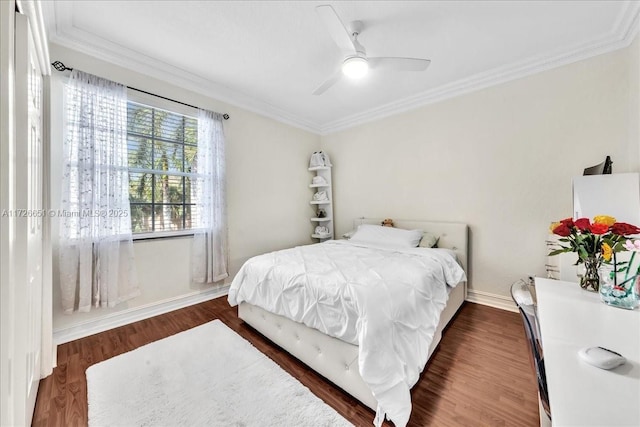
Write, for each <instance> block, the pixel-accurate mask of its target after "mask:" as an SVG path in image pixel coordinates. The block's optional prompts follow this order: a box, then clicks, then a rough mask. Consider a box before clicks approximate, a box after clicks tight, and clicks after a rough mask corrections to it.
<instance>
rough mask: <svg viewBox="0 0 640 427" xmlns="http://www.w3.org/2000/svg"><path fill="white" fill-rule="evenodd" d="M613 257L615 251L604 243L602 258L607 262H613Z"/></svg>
mask: <svg viewBox="0 0 640 427" xmlns="http://www.w3.org/2000/svg"><path fill="white" fill-rule="evenodd" d="M611 255H613V249H611V246H609V244H608V243H603V244H602V258H604V260H605V261H611Z"/></svg>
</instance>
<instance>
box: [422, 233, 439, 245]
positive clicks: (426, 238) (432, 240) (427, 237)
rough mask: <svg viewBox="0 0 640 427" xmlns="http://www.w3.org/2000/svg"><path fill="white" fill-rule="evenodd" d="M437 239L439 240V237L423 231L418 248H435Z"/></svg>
mask: <svg viewBox="0 0 640 427" xmlns="http://www.w3.org/2000/svg"><path fill="white" fill-rule="evenodd" d="M438 239H440V237H439V236H436V235H435V234H431V233H429V232H428V231H425V232H424V235H423V236H422V240H420V247H421V248H435V247H436V245H437V244H438Z"/></svg>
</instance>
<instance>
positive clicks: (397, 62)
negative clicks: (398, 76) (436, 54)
mask: <svg viewBox="0 0 640 427" xmlns="http://www.w3.org/2000/svg"><path fill="white" fill-rule="evenodd" d="M367 60H368V61H369V64H370V65H371V67H372V68H388V69H391V70H396V71H424V70H426V69H427V67H428V66H429V64H431V61H430V60H429V59H420V58H393V57H377V58H375V57H374V58H367Z"/></svg>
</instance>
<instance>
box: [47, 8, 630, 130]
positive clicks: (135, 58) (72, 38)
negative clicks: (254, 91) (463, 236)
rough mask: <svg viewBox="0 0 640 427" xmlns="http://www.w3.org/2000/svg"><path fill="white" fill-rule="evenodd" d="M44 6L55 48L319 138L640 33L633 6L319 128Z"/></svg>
mask: <svg viewBox="0 0 640 427" xmlns="http://www.w3.org/2000/svg"><path fill="white" fill-rule="evenodd" d="M42 4H43V9H44V11H45V13H44V16H45V18H46V19H45V21H46V24H47V25H46V27H47V28H48V34H49V40H50V41H51V42H53V43H56V44H59V45H61V46H64V47H67V48H69V49H72V50H75V51H78V52H81V53H84V54H86V55H89V56H92V57H95V58H98V59H101V60H104V61H107V62H110V63H112V64H115V65H118V66H121V67H123V68H127V69H129V70H132V71H135V72H139V73H141V74H144V75H148V76H151V77H154V78H157V79H159V80H162V81H165V82H168V83H170V84H173V85H175V86H179V87H182V88H184V89H187V90H191V91H193V92H196V93H200V94H203V95H206V96H209V97H211V98H214V99H216V100H219V101H222V102H225V103H228V104H230V105H233V106H236V107H239V108H242V109H245V110H248V111H251V112H253V113H256V114H259V115H262V116H265V117H268V118H270V119H273V120H276V121H279V122H281V123H284V124H287V125H290V126H294V127H296V128H299V129H303V130H305V131H308V132H312V133H315V134H319V135H328V134H331V133H335V132H339V131H342V130H346V129H348V128H352V127H355V126H358V125H361V124H365V123H369V122H372V121H375V120H379V119H382V118H385V117H389V116H392V115H396V114H399V113H403V112H406V111H410V110H414V109H417V108H420V107H423V106H426V105H430V104H434V103H437V102H440V101H444V100H446V99H450V98H454V97H457V96H460V95H464V94H468V93H471V92H474V91H478V90H481V89H485V88H488V87H491V86H496V85H499V84H502V83H506V82H509V81H512V80H516V79H519V78H522V77H526V76H530V75H532V74H536V73H540V72H543V71H547V70H550V69H553V68H557V67H560V66H563V65H568V64H571V63H574V62H577V61H581V60H583V59H587V58H591V57H593V56H597V55H602V54H605V53H608V52H612V51H615V50H618V49H621V48H625V47H628V46H629V45H630V44H631V43H632V42H633V40H634V38H635V36H636V35H637V33H638V27H639V23H638V20H639V14H640V2H636V1H627V2H625V4H624V7H623V8H622V10H621V11H620V14H619V16H618V18H617V19H616V23H615V25H614V26H613V28H612V30H611V31H610V32H609V33H608V34H605V35H603V36H602V37H599V38H597V39H594V40H591V41H589V42H587V43H583V44H580V45H576V46H573V47H572V48H570V49H565V50H564V51H557V52H549V53H548V54H545V55H541V56H538V57H534V58H528V59H527V60H524V61H520V62H517V63H512V64H509V65H506V66H503V67H499V68H495V69H493V70H489V71H487V72H483V73H479V74H476V75H473V76H471V77H468V78H465V79H460V80H457V81H455V82H452V83H449V84H446V85H442V86H439V87H436V88H433V89H430V90H427V91H425V92H421V93H418V94H416V95H412V96H410V97H406V98H403V99H400V100H398V101H394V102H391V103H388V104H385V105H382V106H379V107H376V108H372V109H369V110H366V111H362V112H360V113H357V114H353V115H350V116H347V117H344V118H342V119H340V120H335V121H333V122H329V123H315V122H312V121H310V120H306V119H303V118H301V117H299V116H297V115H295V114H292V113H290V112H288V111H285V110H283V109H281V108H278V107H276V106H274V105H272V104H270V103H268V102H265V101H262V100H259V99H257V98H255V97H252V96H250V95H247V94H244V93H241V92H239V91H237V90H234V89H232V88H229V87H227V86H224V85H221V84H218V83H215V82H213V81H210V80H207V79H205V78H203V77H201V76H198V75H196V74H193V73H190V72H188V71H186V70H182V69H180V68H179V67H176V66H173V65H170V64H167V63H165V62H162V61H159V60H157V59H154V58H151V57H148V56H145V55H142V54H140V53H138V52H135V51H133V50H131V49H128V48H126V47H124V46H121V45H118V44H115V43H112V42H109V41H107V40H104V39H102V38H99V37H97V36H95V35H93V34H91V33H88V32H85V31H83V30H80V29H78V28H76V27H74V26H73V22H72V7H73V6H72V4H71V2H43V3H42ZM69 65H70V66H73V64H69Z"/></svg>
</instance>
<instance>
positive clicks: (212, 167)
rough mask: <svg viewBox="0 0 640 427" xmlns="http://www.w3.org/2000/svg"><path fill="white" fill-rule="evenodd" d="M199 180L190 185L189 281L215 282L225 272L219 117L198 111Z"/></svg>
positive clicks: (222, 277) (225, 244) (225, 231)
mask: <svg viewBox="0 0 640 427" xmlns="http://www.w3.org/2000/svg"><path fill="white" fill-rule="evenodd" d="M195 169H196V170H195V171H194V172H196V173H197V174H198V177H197V178H196V179H194V182H192V184H191V185H192V194H193V196H194V200H195V201H196V205H195V206H194V209H193V212H192V216H193V218H195V220H196V223H197V224H198V228H197V229H196V230H194V231H195V235H194V238H193V256H192V278H193V281H194V282H196V283H211V282H217V281H220V280H222V279H224V278H225V277H227V276H228V275H229V274H228V273H227V210H226V194H225V188H226V187H225V185H226V180H225V147H224V133H223V129H222V115H221V114H217V113H213V112H211V111H206V110H198V158H197V160H196V164H195Z"/></svg>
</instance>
